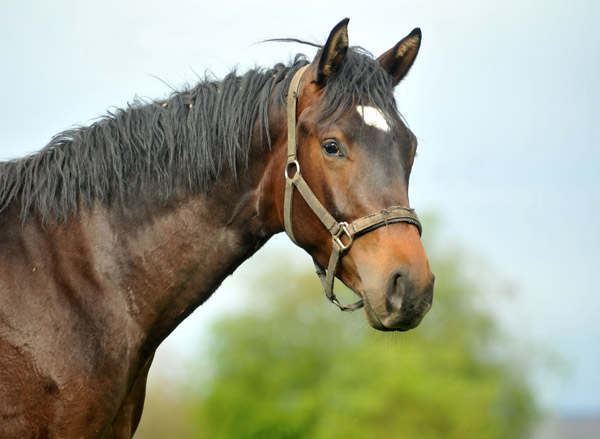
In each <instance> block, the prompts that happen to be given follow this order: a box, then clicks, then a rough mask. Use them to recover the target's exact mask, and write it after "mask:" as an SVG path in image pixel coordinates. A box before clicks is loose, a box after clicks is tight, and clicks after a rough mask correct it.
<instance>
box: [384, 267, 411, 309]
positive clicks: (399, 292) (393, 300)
mask: <svg viewBox="0 0 600 439" xmlns="http://www.w3.org/2000/svg"><path fill="white" fill-rule="evenodd" d="M406 281H407V272H406V270H405V269H402V268H400V269H397V270H396V271H394V273H392V275H391V276H390V279H389V281H388V287H387V294H386V305H387V308H388V311H393V310H398V309H400V307H401V306H402V301H403V299H404V295H405V293H406Z"/></svg>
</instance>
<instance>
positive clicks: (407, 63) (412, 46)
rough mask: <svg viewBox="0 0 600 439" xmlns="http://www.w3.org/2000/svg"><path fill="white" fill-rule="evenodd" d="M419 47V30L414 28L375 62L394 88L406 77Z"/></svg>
mask: <svg viewBox="0 0 600 439" xmlns="http://www.w3.org/2000/svg"><path fill="white" fill-rule="evenodd" d="M419 47H421V29H419V28H416V29H413V31H412V32H411V33H410V34H408V35H407V36H406V37H405V38H403V39H402V40H401V41H400V42H399V43H398V44H396V45H395V46H394V47H393V48H391V49H390V50H388V51H387V52H385V53H384V54H383V55H381V56H380V57H379V58H377V61H378V62H379V65H380V66H381V67H382V68H383V70H385V71H386V72H388V73H389V74H390V75H391V76H392V83H393V84H394V87H395V86H396V85H398V83H399V82H400V81H402V79H403V78H404V77H405V76H406V74H407V73H408V71H409V70H410V68H411V67H412V65H413V63H414V62H415V58H416V57H417V53H419Z"/></svg>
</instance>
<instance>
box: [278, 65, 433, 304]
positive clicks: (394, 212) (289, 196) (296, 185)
mask: <svg viewBox="0 0 600 439" xmlns="http://www.w3.org/2000/svg"><path fill="white" fill-rule="evenodd" d="M307 68H308V65H306V66H304V67H302V68H300V69H299V70H298V71H297V72H296V73H295V75H294V76H293V78H292V80H291V82H290V86H289V89H288V96H287V129H288V143H287V162H286V165H285V171H284V174H285V196H284V205H283V218H284V225H285V231H286V233H287V235H288V236H289V237H290V239H291V240H292V241H293V242H294V244H296V245H298V246H299V244H298V241H296V237H295V236H294V230H293V222H292V206H293V196H294V189H298V192H300V195H301V196H302V198H304V201H305V202H306V204H308V206H309V207H310V208H311V209H312V211H313V212H314V214H315V215H316V216H317V218H319V220H320V221H321V223H322V224H323V226H324V227H325V228H326V229H327V230H328V231H329V233H330V234H331V239H332V248H331V255H330V257H329V263H328V264H327V268H326V269H325V268H324V267H322V266H321V265H320V264H319V262H318V261H317V260H316V259H315V258H313V262H314V264H315V268H316V270H317V275H318V276H319V279H320V280H321V284H322V285H323V290H324V291H325V295H326V296H327V298H328V299H329V300H330V301H331V302H332V303H334V304H335V305H336V306H338V307H339V308H340V309H341V310H342V311H353V310H356V309H359V308H361V307H362V306H363V301H362V300H359V301H358V302H355V303H352V304H350V305H345V304H343V303H342V302H341V301H340V300H338V298H337V297H336V295H335V293H334V292H333V284H334V282H335V272H336V270H337V266H338V264H339V261H340V259H341V257H342V256H343V254H344V253H345V252H347V251H348V249H350V247H351V246H352V243H353V242H354V238H355V237H356V236H358V235H360V234H363V233H367V232H370V231H372V230H375V229H377V228H378V227H381V226H384V225H385V226H387V225H389V224H393V223H398V222H405V223H409V224H413V225H415V226H416V227H417V229H418V230H419V235H421V232H422V227H421V222H420V221H419V218H418V217H417V214H416V213H415V211H414V210H413V209H409V208H406V207H402V206H391V207H388V208H387V209H384V210H382V211H380V212H377V213H373V214H371V215H367V216H363V217H362V218H358V219H356V220H354V221H352V223H350V224H348V223H346V222H339V221H337V220H336V219H335V218H334V217H333V216H332V215H331V214H330V213H329V211H328V210H327V209H326V208H325V207H324V206H323V204H322V203H321V202H320V201H319V199H318V198H317V197H316V195H315V194H314V192H313V191H312V190H311V189H310V187H309V186H308V184H307V183H306V180H304V178H303V177H302V174H301V173H300V164H299V163H298V157H297V151H298V147H297V142H296V124H297V123H296V113H297V111H298V110H297V106H298V91H299V89H300V80H301V79H302V74H303V73H304V71H305V70H306V69H307ZM294 169H295V170H294ZM293 170H294V171H293ZM292 172H293V175H291V174H292ZM344 235H345V236H344Z"/></svg>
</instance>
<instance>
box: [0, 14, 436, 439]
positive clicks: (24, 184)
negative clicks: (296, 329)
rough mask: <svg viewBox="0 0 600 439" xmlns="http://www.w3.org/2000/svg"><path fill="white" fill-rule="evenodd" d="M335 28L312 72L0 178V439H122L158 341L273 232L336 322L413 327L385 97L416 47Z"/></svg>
mask: <svg viewBox="0 0 600 439" xmlns="http://www.w3.org/2000/svg"><path fill="white" fill-rule="evenodd" d="M347 27H348V19H345V20H343V21H341V22H340V23H339V24H337V25H336V26H335V27H334V28H333V30H332V31H331V33H330V35H329V37H328V38H327V40H326V42H325V44H324V45H323V46H318V47H319V49H318V51H317V55H316V56H315V58H314V59H313V60H312V61H309V60H308V59H307V58H306V57H305V56H304V55H297V56H296V57H295V58H294V59H293V61H290V62H289V63H287V64H277V65H275V66H274V67H272V68H256V69H254V70H250V71H248V72H247V73H245V74H241V75H238V74H237V73H235V72H232V73H230V74H228V75H227V76H225V77H224V78H223V79H221V80H216V79H204V80H200V81H199V83H197V84H196V85H194V86H188V87H187V88H186V89H184V90H181V91H175V92H173V93H172V94H171V95H170V96H169V97H168V98H166V99H159V100H152V101H150V100H139V99H138V100H135V101H133V102H132V103H130V104H128V106H127V107H126V108H124V109H119V110H114V111H112V112H109V113H108V114H106V115H105V116H104V117H102V118H101V119H98V120H96V121H95V122H94V123H92V124H91V125H89V126H86V127H78V128H74V129H70V130H67V131H65V132H62V133H60V134H58V135H57V136H55V137H54V138H52V140H51V141H50V142H49V144H48V145H47V146H45V147H44V148H43V149H41V150H40V151H39V152H37V153H35V154H32V155H29V156H27V157H23V158H21V159H15V160H10V161H5V162H3V163H1V164H0V437H2V438H63V439H65V438H66V439H69V438H130V437H131V436H132V435H133V433H134V432H135V430H136V428H137V425H138V423H139V421H140V418H141V414H142V408H143V402H144V397H145V385H146V378H147V374H148V370H149V368H150V365H151V363H152V359H153V356H154V352H155V350H156V349H157V347H158V346H159V344H160V343H161V342H162V341H163V340H164V339H165V338H166V337H167V336H168V335H169V334H170V333H171V332H172V331H173V330H174V329H175V327H176V326H177V325H178V324H179V323H180V322H182V321H183V320H184V319H185V318H186V317H187V316H188V315H189V314H190V313H191V312H192V311H193V310H194V309H196V308H197V307H198V306H199V305H200V304H202V303H203V302H204V301H206V300H207V299H208V298H209V297H210V296H211V294H212V293H213V292H214V291H215V290H216V289H217V287H218V286H219V285H220V284H221V282H222V281H223V280H224V279H225V278H226V277H227V276H229V275H230V274H232V273H233V272H234V270H235V269H236V268H237V267H238V266H239V265H240V264H241V263H242V262H243V261H245V260H246V259H248V258H249V257H250V256H251V255H253V254H254V253H255V252H256V251H257V250H258V249H259V248H261V246H262V245H264V244H265V243H266V242H267V241H268V240H269V238H270V237H272V236H273V235H274V234H276V233H279V232H282V231H284V230H285V231H286V232H287V233H288V234H289V236H290V238H291V239H292V240H293V241H294V242H295V243H297V245H299V246H300V247H302V248H303V249H304V250H305V251H306V252H307V253H308V254H309V255H311V256H312V257H313V258H314V262H315V265H316V267H317V271H318V274H319V276H320V277H321V279H322V281H323V287H324V290H325V293H326V295H327V297H328V298H329V299H330V300H331V301H332V302H333V303H334V304H335V305H337V306H338V307H340V308H341V309H342V310H353V309H358V308H360V307H363V306H364V309H365V314H366V318H367V320H368V322H369V323H370V325H371V326H372V327H374V328H375V329H378V330H382V331H394V330H396V331H406V330H409V329H412V328H414V327H416V326H417V325H418V324H419V323H420V321H421V319H422V318H423V316H424V315H425V314H426V312H427V311H428V310H429V308H430V307H431V303H432V297H433V284H434V276H433V274H432V273H431V270H430V267H429V263H428V260H427V256H426V254H425V250H424V248H423V245H422V243H421V238H420V234H421V223H420V222H419V219H418V217H417V215H416V213H415V212H414V210H412V209H411V208H410V207H409V201H408V180H409V176H410V172H411V168H412V165H413V161H414V158H415V154H416V148H417V141H416V137H415V136H414V135H413V134H412V132H411V131H410V130H409V129H408V127H407V126H406V123H405V122H404V119H403V118H402V117H401V115H400V113H399V111H398V109H397V106H396V102H395V99H394V96H393V93H394V88H395V87H396V86H397V85H398V83H399V82H400V81H401V80H402V79H403V78H404V77H405V76H406V74H407V73H408V71H409V69H410V68H411V66H412V65H413V63H414V61H415V58H416V56H417V53H418V51H419V47H420V43H421V31H420V30H419V29H418V28H417V29H415V30H413V31H412V32H411V33H410V34H409V35H408V36H406V37H405V38H403V39H402V40H400V41H399V42H398V43H397V44H396V45H395V46H393V47H392V48H391V49H390V50H388V51H387V52H385V53H383V54H382V55H381V56H379V57H378V58H375V57H374V56H372V55H371V54H370V53H368V52H367V51H365V50H364V49H360V48H356V47H350V46H349V43H348V31H347ZM282 276H285V273H283V274H282ZM336 277H337V278H338V279H340V280H341V281H342V282H343V283H344V284H346V285H347V286H348V287H350V289H352V290H353V291H354V292H355V293H356V294H357V298H359V299H360V300H359V301H358V302H356V303H354V304H350V305H345V304H343V303H342V302H341V301H340V300H338V298H337V297H336V296H335V294H334V292H333V282H334V279H335V278H336ZM256 300H260V299H259V298H256Z"/></svg>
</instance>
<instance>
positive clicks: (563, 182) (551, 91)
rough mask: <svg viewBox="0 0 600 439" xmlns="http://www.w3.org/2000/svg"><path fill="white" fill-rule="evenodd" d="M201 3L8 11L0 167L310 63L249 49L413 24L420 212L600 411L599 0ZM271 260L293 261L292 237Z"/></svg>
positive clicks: (3, 24) (580, 402)
mask: <svg viewBox="0 0 600 439" xmlns="http://www.w3.org/2000/svg"><path fill="white" fill-rule="evenodd" d="M205 3H206V2H202V1H170V2H165V1H160V2H159V1H149V0H145V1H127V2H124V1H122V0H119V1H116V0H108V1H107V0H104V1H102V2H96V1H87V2H77V1H59V0H55V1H53V2H33V1H26V0H4V1H3V2H2V7H1V12H2V13H1V14H0V59H1V61H0V62H1V65H2V68H1V69H0V79H1V83H2V100H1V101H0V159H8V158H13V157H20V156H22V155H24V154H27V153H31V152H34V151H36V150H38V149H40V148H41V147H43V146H44V145H45V144H46V143H47V142H48V141H49V140H50V138H51V137H52V136H53V135H54V134H56V133H58V132H60V131H62V130H64V129H67V128H69V127H72V126H73V125H76V124H88V123H90V121H92V120H93V119H94V118H97V117H99V116H101V115H103V114H104V113H105V112H106V110H107V109H109V108H110V107H115V106H116V107H122V106H124V105H125V104H126V103H127V102H128V101H131V100H132V99H133V98H134V96H136V95H137V96H145V97H153V98H159V97H163V96H165V95H166V94H168V93H169V92H170V89H169V86H168V85H167V84H169V85H172V86H174V87H179V86H181V84H183V83H185V82H194V81H195V80H196V74H199V75H203V74H204V72H205V70H207V69H208V70H210V71H212V72H214V74H215V75H217V76H221V75H222V74H224V73H226V72H228V71H230V70H231V69H232V68H237V69H238V70H240V71H244V70H246V69H247V68H249V67H253V66H255V65H260V66H270V65H272V64H274V63H275V62H280V61H283V62H287V61H288V60H289V59H290V58H291V57H292V56H293V54H295V53H296V52H298V51H305V52H306V53H307V54H308V55H310V56H312V55H314V52H311V51H310V50H308V48H306V47H298V46H293V45H286V44H254V43H256V42H259V41H261V40H264V39H267V38H274V37H297V38H302V39H308V40H312V41H315V42H319V43H322V42H324V41H325V38H326V37H327V35H328V33H329V31H330V30H331V28H332V27H333V26H334V25H335V24H336V23H337V22H339V21H340V20H341V19H342V18H344V17H350V19H351V21H350V26H349V35H350V42H351V44H356V45H360V46H363V47H365V48H366V49H367V50H369V51H371V52H373V53H374V54H375V55H379V54H380V53H382V52H383V51H385V50H387V49H389V48H390V47H392V46H393V45H394V44H395V43H396V42H397V41H399V40H400V39H401V38H402V37H403V36H405V35H406V34H408V33H409V32H410V31H411V30H412V29H413V28H414V27H417V26H419V27H421V28H422V31H423V44H422V47H421V53H420V55H419V58H418V59H417V61H416V64H415V66H414V68H413V70H412V71H411V73H410V75H409V77H408V78H407V79H406V80H405V81H403V83H402V84H401V86H400V87H399V88H398V92H397V99H398V103H399V107H400V110H401V111H402V113H403V114H404V115H405V117H406V119H407V121H408V123H409V125H410V127H411V129H412V130H413V131H414V132H415V134H416V135H417V137H418V138H419V145H420V146H419V156H418V158H417V161H416V164H415V168H414V171H413V176H412V178H411V187H410V197H411V204H412V206H413V207H415V208H417V210H418V211H419V212H432V213H435V214H436V215H438V217H439V218H440V222H441V230H440V231H439V234H440V239H442V240H443V241H444V242H447V243H454V242H455V243H459V244H461V245H462V246H464V247H466V248H467V249H469V252H470V254H472V255H475V257H476V258H477V259H481V260H484V261H486V264H487V265H488V266H489V267H491V268H492V271H493V273H495V276H494V280H496V279H497V280H498V281H499V282H506V283H507V284H510V285H512V287H511V291H512V292H513V293H512V295H511V297H509V298H507V297H502V298H499V300H498V303H497V313H498V314H499V315H500V317H501V318H502V320H503V321H504V322H505V323H506V325H508V326H509V327H510V328H511V330H512V331H513V332H514V333H515V334H521V335H522V336H523V338H525V339H531V340H533V341H534V342H535V343H536V344H539V345H540V346H549V347H551V348H552V349H554V350H556V351H557V352H559V353H560V354H561V355H563V356H564V357H565V358H567V359H569V361H570V362H571V371H572V375H571V377H570V378H569V379H565V380H564V382H562V383H561V384H560V385H558V386H554V387H553V390H552V391H551V392H549V393H550V394H551V395H550V396H549V397H550V398H551V399H552V401H554V402H555V403H556V405H557V407H558V409H559V410H561V411H563V412H567V413H575V412H579V413H581V412H587V413H596V414H599V413H600V398H599V397H598V395H599V394H600V378H599V375H598V370H600V349H599V346H600V323H599V322H598V320H599V319H598V314H599V312H600V295H599V294H598V293H599V287H598V280H597V279H596V278H595V274H596V273H597V272H598V271H599V269H600V257H599V250H598V249H599V248H600V233H599V231H598V222H599V221H598V220H599V219H600V218H599V216H600V202H599V195H600V190H599V189H600V179H599V171H600V152H599V146H600V142H599V140H600V135H599V132H600V130H599V127H600V123H599V122H600V111H599V106H600V87H599V86H598V80H599V78H600V31H598V23H599V22H600V3H599V2H595V1H593V0H587V1H586V0H568V1H566V0H565V1H555V0H540V1H526V0H508V1H507V0H501V1H496V0H494V1H485V2H482V1H475V0H473V1H465V0H460V1H454V2H448V1H444V0H440V1H399V0H394V1H387V2H386V1H375V0H371V1H368V2H355V1H348V0H346V1H340V2H323V1H313V0H310V1H307V0H303V1H302V2H297V1H296V2H293V3H288V2H285V1H275V0H258V1H252V2H247V1H239V2H232V1H225V0H222V1H219V2H214V3H210V4H205ZM217 3H218V4H217ZM157 78H160V80H159V79H157ZM270 246H272V247H274V246H281V247H283V248H285V249H288V246H289V248H290V249H291V245H290V244H288V243H287V238H286V237H284V236H280V237H278V238H277V239H275V240H274V242H273V243H271V244H270ZM290 251H291V250H290ZM268 252H269V250H268V249H267V251H266V252H265V254H267V253H268ZM259 257H260V256H259ZM302 260H303V261H305V262H306V264H307V265H308V264H310V260H309V259H308V258H304V259H302ZM474 266H475V267H477V265H474ZM242 275H243V274H242ZM234 279H235V275H234ZM228 286H229V287H230V289H234V283H232V282H228V283H226V284H225V285H224V288H223V291H219V292H217V295H219V294H222V295H223V297H226V295H227V291H226V290H227V288H228ZM211 300H212V299H211ZM218 303H219V301H218V300H216V301H215V304H216V305H214V306H213V307H212V308H211V307H206V309H204V308H205V307H202V308H201V309H200V311H198V312H197V313H195V314H194V316H193V319H202V318H207V314H209V313H211V312H213V311H212V310H213V309H214V308H216V307H218ZM188 325H193V322H192V323H188ZM190 327H191V326H190ZM188 336H189V332H188V333H186V332H185V330H182V332H181V335H178V334H177V333H176V335H175V337H180V338H184V339H185V337H188Z"/></svg>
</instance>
